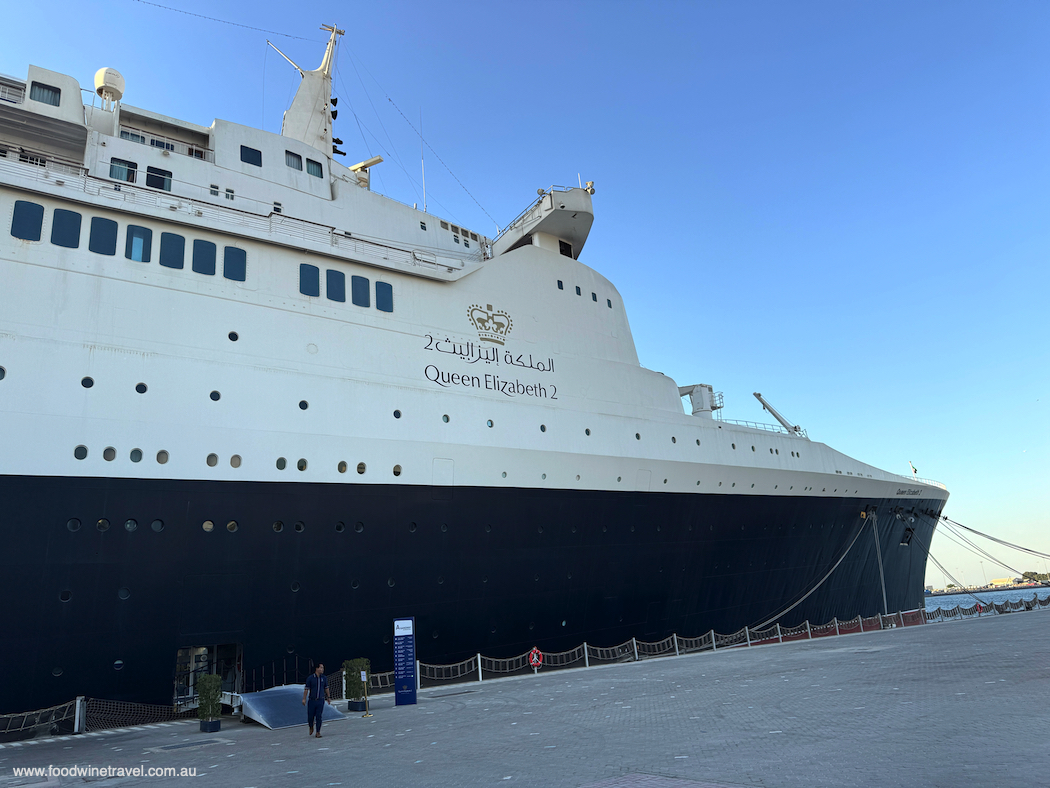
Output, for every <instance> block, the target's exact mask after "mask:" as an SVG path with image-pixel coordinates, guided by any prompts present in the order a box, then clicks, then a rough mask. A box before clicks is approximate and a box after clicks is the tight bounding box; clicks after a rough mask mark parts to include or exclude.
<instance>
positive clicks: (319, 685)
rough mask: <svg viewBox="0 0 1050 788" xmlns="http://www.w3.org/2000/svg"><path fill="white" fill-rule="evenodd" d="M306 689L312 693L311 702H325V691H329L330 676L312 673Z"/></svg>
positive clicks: (307, 680)
mask: <svg viewBox="0 0 1050 788" xmlns="http://www.w3.org/2000/svg"><path fill="white" fill-rule="evenodd" d="M306 689H307V691H308V692H309V693H310V700H324V694H325V690H326V689H328V676H318V675H317V674H316V673H311V674H310V676H309V677H308V678H307V679H306Z"/></svg>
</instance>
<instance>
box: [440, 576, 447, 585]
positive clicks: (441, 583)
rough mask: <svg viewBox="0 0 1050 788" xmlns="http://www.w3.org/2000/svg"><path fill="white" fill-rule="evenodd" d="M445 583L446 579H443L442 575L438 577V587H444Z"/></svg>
mask: <svg viewBox="0 0 1050 788" xmlns="http://www.w3.org/2000/svg"><path fill="white" fill-rule="evenodd" d="M444 582H445V578H444V577H442V576H441V575H438V585H443V584H444Z"/></svg>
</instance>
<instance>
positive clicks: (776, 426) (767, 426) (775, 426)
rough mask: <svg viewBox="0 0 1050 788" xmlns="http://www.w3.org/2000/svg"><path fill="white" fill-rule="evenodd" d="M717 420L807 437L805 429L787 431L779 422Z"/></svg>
mask: <svg viewBox="0 0 1050 788" xmlns="http://www.w3.org/2000/svg"><path fill="white" fill-rule="evenodd" d="M719 421H721V422H722V423H723V424H736V425H738V426H741V427H751V428H752V429H756V430H766V431H767V432H777V433H780V434H781V435H792V436H799V437H802V438H808V437H809V436H808V435H807V434H806V431H805V430H800V431H799V432H797V433H795V432H789V431H788V430H786V429H784V428H783V427H781V426H780V425H779V424H763V423H762V422H760V421H742V420H740V419H719Z"/></svg>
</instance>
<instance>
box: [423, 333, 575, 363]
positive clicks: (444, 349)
mask: <svg viewBox="0 0 1050 788" xmlns="http://www.w3.org/2000/svg"><path fill="white" fill-rule="evenodd" d="M424 339H426V341H427V343H426V345H424V346H423V349H424V350H430V351H434V352H435V353H445V354H447V355H452V356H456V357H458V358H460V359H462V360H463V361H465V362H466V363H468V364H477V363H478V362H479V361H484V362H485V363H486V364H495V365H496V366H499V365H500V364H501V363H502V364H503V365H505V366H508V367H521V368H523V369H532V370H535V371H536V372H553V371H554V359H553V358H551V357H549V356H548V357H547V358H545V359H543V358H533V356H532V354H531V353H529V354H528V355H526V354H524V353H518V354H517V355H514V354H513V353H511V352H510V351H509V350H504V351H503V354H502V356H501V355H500V352H499V348H495V347H482V346H481V345H480V344H477V343H474V342H457V341H455V340H453V339H449V338H448V337H445V338H444V339H436V338H435V337H434V336H433V335H432V334H425V335H424Z"/></svg>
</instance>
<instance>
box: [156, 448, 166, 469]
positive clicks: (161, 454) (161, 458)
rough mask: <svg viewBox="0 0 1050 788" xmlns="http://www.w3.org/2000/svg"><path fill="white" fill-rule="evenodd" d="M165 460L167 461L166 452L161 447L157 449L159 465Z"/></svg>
mask: <svg viewBox="0 0 1050 788" xmlns="http://www.w3.org/2000/svg"><path fill="white" fill-rule="evenodd" d="M167 461H168V453H167V452H166V451H164V449H161V450H160V451H158V452H157V462H158V463H159V464H161V465H164V464H165V463H166V462H167Z"/></svg>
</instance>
